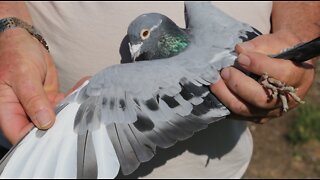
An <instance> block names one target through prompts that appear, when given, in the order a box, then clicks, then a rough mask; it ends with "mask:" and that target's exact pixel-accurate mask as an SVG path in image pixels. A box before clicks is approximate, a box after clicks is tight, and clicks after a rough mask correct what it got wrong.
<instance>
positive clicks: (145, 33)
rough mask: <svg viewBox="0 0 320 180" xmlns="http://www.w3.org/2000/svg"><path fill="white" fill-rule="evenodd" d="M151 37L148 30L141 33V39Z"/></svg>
mask: <svg viewBox="0 0 320 180" xmlns="http://www.w3.org/2000/svg"><path fill="white" fill-rule="evenodd" d="M149 36H150V31H149V30H148V29H143V30H142V31H141V33H140V37H141V39H142V40H145V39H147V38H149Z"/></svg>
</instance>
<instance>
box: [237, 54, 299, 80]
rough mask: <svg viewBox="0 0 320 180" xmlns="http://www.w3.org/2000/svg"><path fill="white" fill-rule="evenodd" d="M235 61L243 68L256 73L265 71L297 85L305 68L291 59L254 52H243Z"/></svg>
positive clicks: (260, 73)
mask: <svg viewBox="0 0 320 180" xmlns="http://www.w3.org/2000/svg"><path fill="white" fill-rule="evenodd" d="M237 62H238V64H239V65H241V66H242V67H243V68H244V69H246V70H248V71H250V72H252V73H254V74H257V75H263V74H264V73H267V74H268V75H269V76H270V77H273V78H276V79H278V80H280V81H282V82H285V83H286V84H288V85H297V82H300V80H301V75H302V74H303V73H304V71H305V69H304V68H303V67H300V66H296V65H295V64H294V63H293V62H292V61H287V60H282V59H275V58H270V57H268V56H266V55H264V54H261V53H256V52H245V53H242V54H240V55H239V56H238V59H237Z"/></svg>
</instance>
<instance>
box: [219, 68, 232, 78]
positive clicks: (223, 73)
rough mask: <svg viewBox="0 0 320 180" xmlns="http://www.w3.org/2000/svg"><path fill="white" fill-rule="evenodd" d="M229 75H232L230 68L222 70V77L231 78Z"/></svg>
mask: <svg viewBox="0 0 320 180" xmlns="http://www.w3.org/2000/svg"><path fill="white" fill-rule="evenodd" d="M229 76H230V70H229V68H225V69H223V70H222V72H221V77H222V79H224V80H227V79H229Z"/></svg>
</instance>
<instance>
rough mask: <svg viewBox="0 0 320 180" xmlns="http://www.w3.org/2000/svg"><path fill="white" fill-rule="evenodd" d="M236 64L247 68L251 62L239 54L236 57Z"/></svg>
mask: <svg viewBox="0 0 320 180" xmlns="http://www.w3.org/2000/svg"><path fill="white" fill-rule="evenodd" d="M238 62H239V64H240V65H241V66H245V67H248V66H250V63H251V60H250V58H249V57H248V56H246V55H244V54H240V55H239V56H238Z"/></svg>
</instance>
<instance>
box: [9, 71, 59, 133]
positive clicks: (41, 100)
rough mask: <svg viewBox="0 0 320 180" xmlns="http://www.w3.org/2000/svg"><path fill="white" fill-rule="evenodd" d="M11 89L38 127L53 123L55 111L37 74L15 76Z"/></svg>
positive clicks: (42, 127)
mask: <svg viewBox="0 0 320 180" xmlns="http://www.w3.org/2000/svg"><path fill="white" fill-rule="evenodd" d="M12 89H13V91H14V92H15V94H16V96H17V98H18V99H19V101H20V103H21V104H22V106H23V108H24V110H25V112H26V113H27V115H28V116H29V117H30V119H31V121H32V122H33V123H34V124H35V125H36V126H37V127H38V128H39V129H48V128H50V127H51V126H52V125H53V123H54V121H55V113H54V112H53V109H52V106H51V105H50V103H49V100H48V98H47V95H46V93H45V91H44V89H43V85H42V81H41V78H40V77H39V76H36V75H35V74H34V73H28V74H27V73H24V74H23V78H19V77H16V81H14V83H13V84H12Z"/></svg>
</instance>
